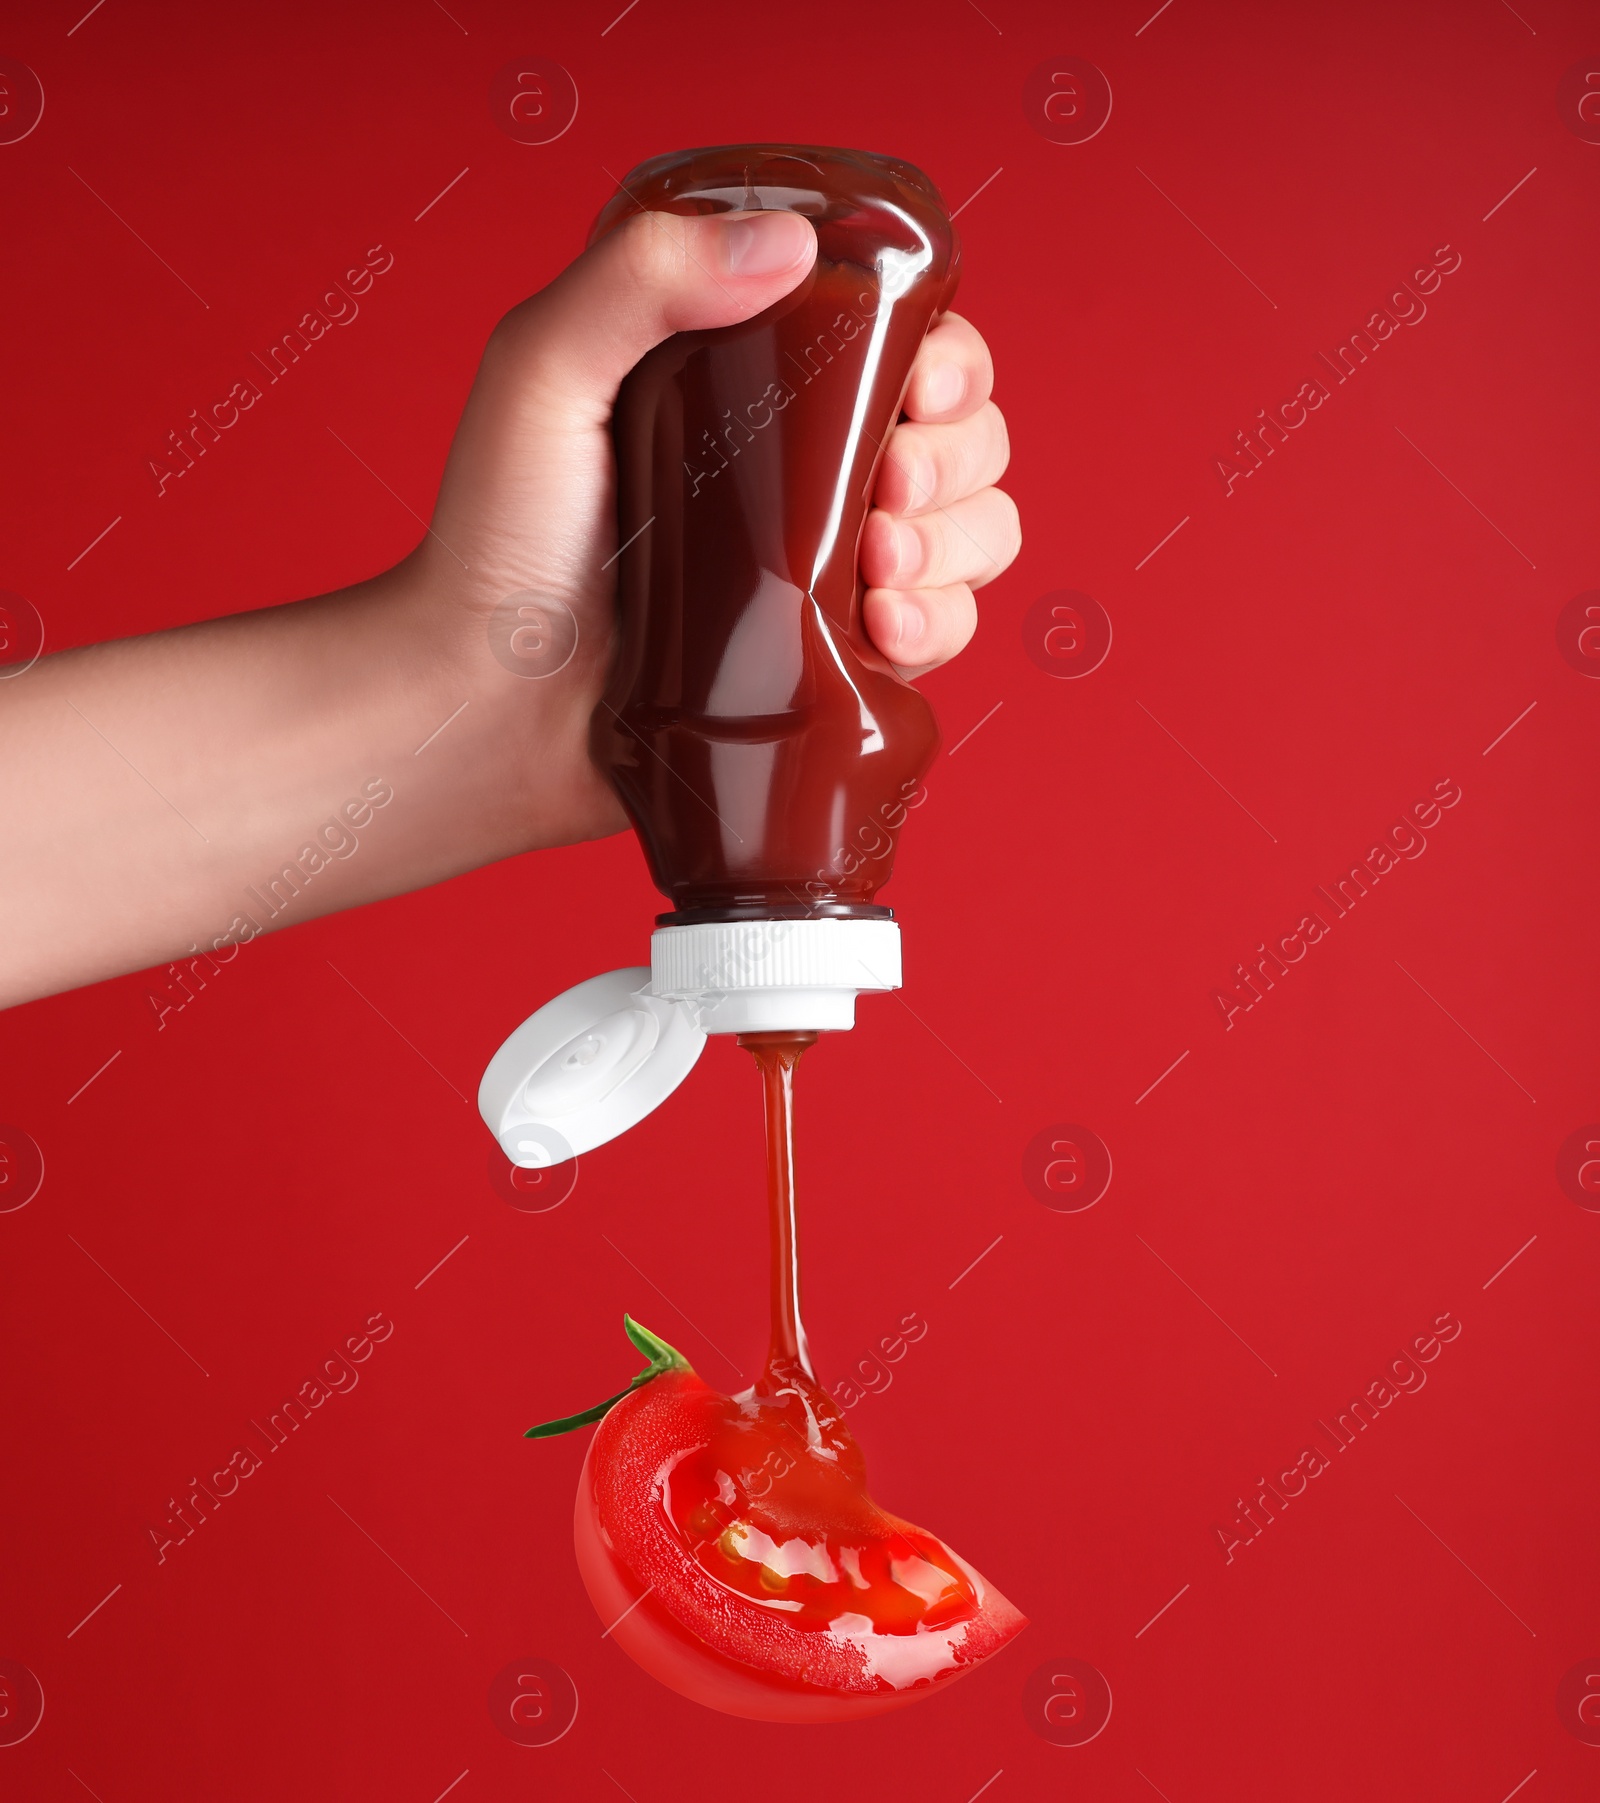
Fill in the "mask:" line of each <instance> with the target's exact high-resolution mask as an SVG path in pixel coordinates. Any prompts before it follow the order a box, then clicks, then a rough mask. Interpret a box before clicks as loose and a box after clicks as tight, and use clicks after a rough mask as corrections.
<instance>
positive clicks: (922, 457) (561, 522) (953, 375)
mask: <svg viewBox="0 0 1600 1803" xmlns="http://www.w3.org/2000/svg"><path fill="white" fill-rule="evenodd" d="M815 256H816V237H815V234H814V233H813V232H812V230H811V227H810V225H809V224H808V223H807V222H806V221H805V220H804V219H803V218H801V217H800V216H798V215H797V214H793V213H784V212H762V213H731V214H730V213H725V214H715V215H706V216H701V217H697V218H684V217H679V216H678V215H676V214H670V213H643V214H638V215H636V216H634V217H633V218H631V219H629V220H627V221H625V222H624V223H623V224H622V225H620V226H618V227H617V229H616V230H615V231H613V232H611V233H609V234H608V235H607V236H606V237H605V238H603V239H602V240H601V241H600V242H599V243H598V244H596V245H594V246H593V247H592V248H591V249H590V250H588V251H586V252H585V253H584V255H583V256H581V257H580V258H578V260H577V261H576V262H575V263H573V264H572V265H571V266H570V267H569V268H568V269H566V270H565V271H564V272H563V273H562V274H561V275H560V276H558V277H557V278H556V280H555V281H554V282H552V283H551V284H550V285H549V287H547V288H545V289H544V290H543V291H542V292H541V293H539V294H537V295H535V296H534V297H533V298H532V299H531V300H529V301H526V302H524V303H523V305H521V306H520V307H518V308H516V309H515V310H514V311H513V312H512V313H510V314H508V315H507V316H506V318H505V319H504V320H502V321H501V323H500V325H499V327H498V328H497V329H496V331H495V333H494V336H493V338H492V339H491V341H490V344H489V347H488V350H487V352H486V354H485V356H484V359H483V364H482V367H481V369H480V370H479V373H478V378H477V381H476V383H475V384H474V386H473V391H472V395H471V398H470V400H469V401H468V403H467V408H466V412H465V414H464V415H463V418H462V421H461V428H460V431H459V433H458V434H457V437H456V442H455V446H454V448H453V449H452V451H451V454H450V461H449V465H448V468H447V469H446V471H445V477H444V483H443V486H442V488H441V491H440V496H439V504H438V509H437V511H436V513H435V516H434V523H433V532H432V535H431V536H430V537H429V538H428V539H425V540H424V541H423V543H422V545H421V546H420V547H419V549H418V551H417V553H416V556H415V557H414V558H413V559H412V574H413V576H414V577H415V579H416V580H417V581H419V582H420V584H421V586H422V589H423V591H424V592H425V593H427V594H429V595H430V596H432V597H434V598H435V599H437V598H438V597H440V596H443V595H447V594H448V595H454V596H456V597H458V598H459V600H460V601H461V602H462V603H463V604H464V605H463V606H462V607H461V608H460V609H459V610H458V617H459V619H460V621H461V622H462V624H463V626H464V629H465V633H466V637H465V638H464V639H463V641H462V643H461V646H460V651H461V653H462V654H463V656H464V659H465V668H466V670H467V671H468V677H467V680H468V681H469V682H470V683H471V684H472V685H473V686H474V687H477V685H479V684H481V685H482V689H483V692H484V696H485V699H487V700H488V701H489V703H490V705H491V706H492V707H493V706H501V707H504V706H506V705H509V706H510V707H511V708H512V709H513V710H514V712H515V716H516V717H515V719H514V720H511V721H508V722H507V729H508V730H509V731H511V732H513V733H514V734H516V735H518V736H520V738H521V739H522V741H523V743H522V745H521V748H520V750H519V752H518V754H517V755H518V759H519V763H520V767H521V769H522V770H523V771H524V772H525V773H526V774H527V775H528V777H529V778H530V779H531V782H530V784H529V786H528V787H527V788H526V789H524V790H523V791H522V801H521V804H520V805H521V807H522V814H521V818H522V820H523V823H524V825H525V827H526V828H527V831H528V835H529V836H528V839H527V843H528V844H546V845H548V844H553V843H559V842H563V841H568V840H573V839H583V838H592V837H596V836H598V835H599V834H601V833H605V832H610V831H613V830H615V829H616V828H618V827H620V826H621V825H623V824H624V816H623V813H622V810H621V807H620V805H619V803H618V802H617V799H616V797H615V795H614V794H613V792H612V791H611V789H610V787H609V785H608V784H607V783H606V782H605V781H604V779H603V778H602V777H601V776H600V775H599V773H598V772H597V771H596V770H595V769H594V767H593V765H592V764H591V763H590V762H589V759H588V753H587V744H588V740H587V727H588V719H589V715H590V714H591V713H592V712H593V710H594V707H595V704H596V702H597V701H598V699H599V696H600V692H601V689H602V687H603V686H604V682H605V677H606V672H607V669H608V668H609V662H610V652H611V634H612V612H613V605H614V596H615V587H616V562H615V559H616V552H617V540H616V520H615V474H614V469H613V458H612V449H611V438H610V431H609V424H610V419H611V410H612V407H613V404H614V403H615V401H616V397H617V390H618V388H619V386H620V385H621V382H622V380H623V378H624V377H625V376H626V375H627V373H628V372H629V370H631V369H632V368H633V366H634V365H635V364H636V363H637V362H638V361H639V360H640V358H641V357H643V356H644V355H645V353H646V352H647V351H649V350H650V349H652V348H653V347H654V346H655V345H657V344H659V343H661V341H662V340H663V339H665V338H667V337H668V336H670V335H671V334H672V333H673V332H676V331H686V330H695V329H706V328H710V327H715V326H724V325H731V324H733V323H735V322H737V321H739V320H743V319H748V318H750V317H751V316H752V315H754V314H756V313H758V312H760V311H762V309H764V308H766V307H769V306H771V305H772V304H773V302H775V301H777V300H780V299H781V298H782V297H783V296H784V295H785V294H787V293H789V291H790V290H791V289H793V288H794V287H795V286H796V285H797V284H798V283H799V282H800V281H801V280H802V279H803V278H804V277H805V275H806V274H807V272H808V271H809V270H810V268H811V265H812V262H813V260H814V259H815ZM993 384H994V370H993V366H992V364H991V363H990V360H989V353H988V349H987V347H986V346H985V344H984V342H983V340H982V338H981V337H979V335H978V333H977V332H976V331H975V330H974V329H973V328H972V326H970V325H968V324H967V322H966V321H965V320H964V319H961V318H959V317H958V316H957V315H955V314H953V313H952V314H947V315H946V316H945V317H944V318H943V319H942V320H941V321H940V322H939V323H938V324H937V325H936V326H935V327H934V328H933V330H932V331H930V332H929V334H928V336H927V337H926V339H924V341H923V343H922V346H921V348H920V350H919V351H918V354H917V358H916V362H915V364H914V366H913V370H912V376H911V382H910V387H909V390H908V392H907V396H906V403H905V413H906V415H907V420H906V421H905V422H903V423H902V424H901V425H899V426H898V427H897V428H896V429H895V431H894V432H893V434H892V435H891V436H890V438H889V440H888V443H887V445H886V447H885V457H884V461H883V464H882V467H881V473H880V475H879V478H878V486H877V493H876V505H875V507H874V508H873V510H872V512H871V514H870V515H869V516H868V520H867V525H866V530H865V534H864V536H863V540H862V546H861V559H862V566H863V574H864V575H865V577H866V580H867V581H868V583H869V584H871V585H873V586H871V587H870V588H869V591H868V594H867V598H866V606H865V615H864V623H865V626H866V629H867V632H868V634H869V636H870V637H871V638H872V640H873V642H874V643H875V644H876V645H877V647H878V649H879V650H880V651H882V652H883V653H884V655H885V656H886V657H888V658H889V659H890V661H891V662H893V663H894V664H896V665H897V666H898V667H900V668H901V670H902V671H903V672H904V673H905V674H908V675H920V674H922V673H923V672H924V671H927V670H931V669H934V668H936V667H937V666H938V665H939V664H942V663H944V662H946V661H947V660H948V659H950V658H952V657H954V656H955V655H956V653H957V652H958V651H960V650H961V648H962V647H963V646H964V645H965V644H966V643H967V641H968V640H969V639H970V638H971V637H972V634H973V631H974V629H975V627H976V624H977V610H976V606H975V604H974V601H973V598H972V590H973V589H974V588H975V587H979V586H981V585H982V584H983V583H985V582H988V581H990V580H991V579H992V578H993V577H995V576H997V575H998V574H999V573H1000V572H1001V571H1002V570H1003V569H1005V568H1006V566H1007V565H1008V564H1009V563H1010V562H1011V561H1012V559H1013V558H1014V557H1015V556H1016V554H1017V550H1018V547H1019V544H1020V542H1021V535H1020V531H1019V528H1018V524H1017V511H1016V508H1015V506H1014V505H1013V503H1012V501H1011V499H1010V497H1009V496H1007V495H1004V494H1002V493H1001V492H1000V491H999V490H998V489H996V488H993V487H991V486H990V485H991V484H992V483H994V482H995V481H997V480H998V479H999V477H1000V475H1001V473H1002V472H1003V471H1004V469H1005V466H1006V459H1007V455H1008V447H1007V443H1006V430H1005V421H1004V419H1003V418H1002V416H1001V414H1000V410H999V409H998V408H997V407H996V406H995V405H994V403H993V402H992V401H991V400H990V399H989V393H990V390H991V388H992V387H993ZM463 564H464V565H465V566H466V568H465V569H463V568H462V565H463ZM515 593H526V594H529V595H530V597H544V596H548V597H553V598H555V599H556V600H558V601H559V602H561V603H562V604H563V605H564V606H565V607H567V608H569V609H570V610H571V612H572V614H573V616H574V617H575V619H576V621H577V629H578V645H577V651H576V654H575V655H574V657H573V659H572V662H571V663H570V664H568V665H566V666H565V667H564V668H563V669H562V671H561V673H560V677H559V679H558V680H545V681H542V682H540V683H538V684H536V685H535V684H530V683H528V682H525V681H524V682H519V681H517V680H515V678H514V675H513V676H508V675H506V674H505V673H504V672H503V671H502V670H501V669H500V668H499V667H497V666H496V664H495V663H494V661H493V659H492V657H491V656H490V653H489V650H488V644H489V625H490V619H491V616H492V615H493V613H494V610H495V609H496V608H497V607H499V606H501V605H502V604H503V603H504V602H505V600H506V598H507V597H508V596H510V595H512V594H515ZM533 617H534V618H535V619H537V609H536V608H535V610H534V613H533ZM480 705H481V703H480Z"/></svg>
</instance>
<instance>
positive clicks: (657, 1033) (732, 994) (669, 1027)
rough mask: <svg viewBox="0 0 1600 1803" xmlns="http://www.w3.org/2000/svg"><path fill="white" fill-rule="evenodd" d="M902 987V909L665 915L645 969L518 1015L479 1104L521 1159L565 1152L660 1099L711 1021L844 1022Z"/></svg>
mask: <svg viewBox="0 0 1600 1803" xmlns="http://www.w3.org/2000/svg"><path fill="white" fill-rule="evenodd" d="M899 987H900V929H899V927H898V926H896V925H895V923H894V922H893V921H892V920H859V919H849V918H846V919H817V920H738V921H717V922H715V923H711V924H707V925H697V926H676V927H659V928H657V930H656V932H655V933H654V934H653V935H652V936H651V940H650V968H649V969H648V970H646V969H644V968H643V967H642V966H636V967H635V968H633V969H631V970H612V971H607V972H606V974H605V975H604V976H600V977H591V978H590V979H589V980H588V981H587V982H586V983H579V984H578V985H577V986H576V987H575V988H572V989H569V990H567V991H566V992H565V993H564V994H562V995H558V996H557V997H556V998H555V1000H554V1001H551V1002H546V1003H545V1005H544V1006H543V1007H542V1008H541V1009H539V1011H538V1012H537V1013H536V1014H533V1015H530V1016H529V1018H528V1019H527V1020H525V1021H524V1022H523V1023H522V1025H521V1026H520V1027H518V1028H517V1030H516V1032H514V1033H513V1034H512V1035H511V1037H510V1038H509V1039H508V1040H507V1041H506V1042H505V1044H504V1045H502V1046H501V1048H500V1049H499V1051H498V1052H496V1053H495V1055H494V1057H493V1058H492V1059H491V1060H490V1062H489V1068H488V1069H487V1070H486V1071H485V1072H484V1073H483V1081H482V1082H481V1083H480V1084H479V1085H478V1112H479V1113H480V1114H481V1115H482V1116H483V1118H484V1121H485V1122H486V1123H487V1125H488V1128H489V1131H490V1132H491V1133H492V1134H493V1135H494V1136H495V1138H496V1139H497V1140H498V1141H499V1142H500V1147H501V1150H502V1151H503V1152H504V1153H505V1155H506V1157H507V1158H509V1159H510V1160H511V1162H512V1163H513V1164H517V1165H524V1166H527V1167H530V1168H533V1169H543V1168H544V1167H545V1166H546V1165H552V1164H561V1163H563V1162H565V1160H567V1159H569V1158H575V1157H577V1156H578V1154H580V1153H582V1152H589V1151H592V1150H593V1149H594V1148H595V1147H596V1146H600V1145H604V1144H605V1142H606V1141H607V1140H610V1139H615V1138H616V1137H617V1136H618V1134H621V1133H625V1132H627V1130H628V1129H629V1128H630V1127H633V1126H637V1124H638V1123H639V1122H640V1121H642V1120H643V1119H644V1117H645V1116H646V1115H647V1114H649V1113H651V1112H652V1110H654V1109H656V1108H658V1107H659V1106H660V1105H661V1103H663V1102H664V1101H665V1100H666V1099H667V1097H668V1096H670V1095H671V1094H672V1092H673V1090H675V1089H676V1088H677V1087H678V1085H679V1084H680V1083H681V1082H682V1081H683V1080H684V1078H685V1077H687V1076H688V1074H689V1072H690V1071H691V1070H693V1068H694V1065H695V1060H696V1059H698V1058H699V1056H700V1054H701V1052H702V1051H704V1049H705V1043H706V1035H707V1034H708V1033H763V1032H765V1033H774V1032H805V1031H810V1032H840V1031H843V1030H845V1029H848V1028H850V1027H853V1026H854V1025H855V1007H856V997H857V996H858V995H862V994H882V993H884V992H886V991H888V990H890V989H898V988H899Z"/></svg>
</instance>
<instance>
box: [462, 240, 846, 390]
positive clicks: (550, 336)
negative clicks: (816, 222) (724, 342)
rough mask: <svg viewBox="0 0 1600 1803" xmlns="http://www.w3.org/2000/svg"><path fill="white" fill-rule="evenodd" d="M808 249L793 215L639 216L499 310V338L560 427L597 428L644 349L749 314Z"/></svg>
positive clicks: (787, 286) (792, 279)
mask: <svg viewBox="0 0 1600 1803" xmlns="http://www.w3.org/2000/svg"><path fill="white" fill-rule="evenodd" d="M816 254H817V238H816V233H815V232H814V231H813V230H812V228H811V224H810V222H809V221H808V220H806V219H804V218H802V217H801V215H800V214H798V213H789V212H783V211H777V210H774V211H771V212H749V213H711V214H702V215H698V216H696V217H692V218H685V217H684V216H683V215H681V214H677V213H635V214H633V215H632V216H631V217H630V218H628V219H626V220H624V221H623V223H622V224H621V225H619V226H617V227H616V228H615V229H614V230H613V231H610V232H608V233H607V234H606V235H605V237H603V238H602V239H600V240H599V242H598V243H596V244H594V245H591V246H590V248H589V249H588V250H587V251H585V252H584V254H583V255H582V256H581V257H579V258H578V260H577V261H576V262H575V263H573V264H571V265H570V266H569V267H568V268H567V269H565V270H563V271H562V273H561V274H560V275H559V276H557V277H556V279H555V280H554V281H553V282H552V283H551V284H550V285H549V287H548V288H545V289H543V290H542V291H541V292H540V293H538V294H536V295H534V297H533V298H532V299H531V300H528V301H525V302H524V303H523V304H522V305H521V306H520V307H517V308H515V309H514V310H513V311H512V312H511V313H509V314H507V316H506V318H505V319H504V320H503V321H502V322H501V326H500V329H499V332H497V334H496V336H497V337H501V338H502V341H503V344H504V348H505V350H506V352H507V353H508V356H509V360H510V361H511V362H512V364H513V366H514V367H516V368H517V370H518V373H519V374H522V375H524V376H525V377H527V378H528V379H529V380H530V381H531V384H532V386H533V389H534V392H535V393H542V395H543V396H545V397H548V398H549V399H550V400H553V401H555V402H556V404H557V405H558V406H559V407H561V410H562V412H563V413H565V414H566V417H567V421H568V423H571V424H578V423H580V422H581V423H602V422H603V421H604V420H605V419H606V418H607V417H609V415H610V412H611V405H612V402H613V401H614V400H615V399H616V395H617V389H618V387H619V386H620V385H621V382H622V379H623V377H624V376H625V375H627V373H628V371H629V370H631V369H632V368H633V366H634V364H636V363H637V362H638V361H639V359H640V358H641V357H642V356H643V355H644V354H645V352H646V351H648V350H651V349H653V348H654V347H655V346H656V345H658V344H660V343H661V342H662V340H663V339H666V338H670V337H671V336H672V334H673V333H674V332H688V331H697V330H706V329H709V328H711V327H715V326H727V325H736V324H738V323H739V322H740V321H741V320H745V319H749V318H751V317H752V316H753V315H754V314H756V313H759V312H760V311H761V310H762V309H763V308H764V307H769V306H771V305H772V303H773V302H774V301H776V300H781V299H782V297H783V296H784V295H786V294H787V293H788V292H789V291H790V290H791V289H792V288H794V287H796V286H797V285H798V284H799V282H800V281H801V280H802V279H803V278H804V276H805V275H806V274H807V272H808V271H809V270H810V268H811V266H812V264H813V262H815V260H816ZM569 409H570V410H575V411H576V412H577V414H578V418H576V419H574V418H573V412H572V411H569Z"/></svg>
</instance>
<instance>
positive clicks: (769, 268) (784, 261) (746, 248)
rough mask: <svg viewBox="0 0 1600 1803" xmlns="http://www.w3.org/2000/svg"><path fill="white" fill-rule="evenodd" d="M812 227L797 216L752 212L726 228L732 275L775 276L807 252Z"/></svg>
mask: <svg viewBox="0 0 1600 1803" xmlns="http://www.w3.org/2000/svg"><path fill="white" fill-rule="evenodd" d="M810 236H811V227H810V226H809V225H807V224H806V222H805V220H803V219H802V218H801V217H800V215H799V214H798V213H784V212H777V211H774V212H770V213H753V214H751V215H750V217H749V218H747V219H731V220H729V221H728V223H727V225H725V226H724V227H723V233H722V239H723V243H724V244H725V245H726V246H727V257H728V273H729V274H730V275H776V274H777V273H778V271H779V270H780V269H789V268H792V267H793V265H794V264H796V263H798V262H799V261H800V258H801V257H802V256H803V255H804V253H805V248H806V243H807V240H808V239H809V238H810Z"/></svg>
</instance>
